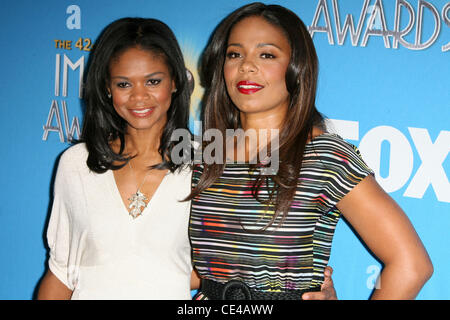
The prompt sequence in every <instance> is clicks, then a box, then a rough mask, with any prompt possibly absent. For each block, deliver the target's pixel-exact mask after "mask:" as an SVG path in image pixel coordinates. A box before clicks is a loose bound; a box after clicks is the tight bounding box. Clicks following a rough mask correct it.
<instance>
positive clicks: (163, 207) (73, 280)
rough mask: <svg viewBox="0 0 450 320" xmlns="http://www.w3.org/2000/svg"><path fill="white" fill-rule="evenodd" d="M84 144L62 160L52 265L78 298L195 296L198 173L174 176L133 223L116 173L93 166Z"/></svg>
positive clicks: (49, 236) (51, 229)
mask: <svg viewBox="0 0 450 320" xmlns="http://www.w3.org/2000/svg"><path fill="white" fill-rule="evenodd" d="M87 156H88V152H87V150H86V146H85V144H83V143H80V144H77V145H75V146H73V147H71V148H69V149H68V150H67V151H65V152H64V153H63V155H62V156H61V159H60V162H59V166H58V171H57V175H56V180H55V188H54V202H53V207H52V213H51V217H50V222H49V226H48V231H47V239H48V243H49V247H50V258H49V268H50V270H51V271H52V273H53V274H54V275H55V276H56V277H57V278H58V279H59V280H61V281H62V282H63V283H64V284H65V285H66V286H67V287H68V288H69V289H71V290H73V295H72V299H162V300H164V299H191V295H190V276H191V271H192V264H191V248H190V244H189V237H188V220H189V211H190V202H189V201H184V202H182V201H179V200H182V199H184V198H185V197H186V196H187V195H188V194H189V192H190V189H191V173H192V172H191V170H190V169H183V170H182V171H180V172H179V171H176V172H175V173H170V172H169V173H168V174H167V175H166V176H165V177H164V178H163V180H162V182H161V184H160V186H159V187H158V189H157V190H156V192H155V194H154V195H153V197H152V199H151V201H150V202H149V204H148V206H147V208H145V210H144V211H143V213H142V216H139V217H138V218H136V219H133V218H132V217H131V216H130V215H129V214H128V211H127V209H126V207H125V204H124V203H123V201H122V198H121V197H120V193H119V190H118V188H117V185H116V183H115V180H114V175H113V172H112V171H111V170H108V171H107V172H105V173H103V174H97V173H94V172H92V171H90V170H89V168H88V167H87V165H86V159H87Z"/></svg>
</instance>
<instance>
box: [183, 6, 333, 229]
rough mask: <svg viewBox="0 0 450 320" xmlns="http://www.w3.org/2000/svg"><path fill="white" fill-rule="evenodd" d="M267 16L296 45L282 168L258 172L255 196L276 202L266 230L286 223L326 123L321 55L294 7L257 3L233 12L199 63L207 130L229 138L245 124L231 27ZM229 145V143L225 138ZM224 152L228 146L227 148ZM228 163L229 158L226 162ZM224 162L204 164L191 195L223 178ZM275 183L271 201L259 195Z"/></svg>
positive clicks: (282, 138) (281, 147)
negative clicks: (231, 78)
mask: <svg viewBox="0 0 450 320" xmlns="http://www.w3.org/2000/svg"><path fill="white" fill-rule="evenodd" d="M253 16H257V17H262V18H263V19H265V20H266V21H267V22H269V23H270V24H272V25H274V26H276V27H277V28H280V29H281V30H282V31H283V33H284V34H285V36H286V37H287V39H288V41H289V44H290V46H291V58H290V63H289V65H288V68H287V70H286V76H285V80H286V87H287V90H288V92H289V98H290V104H289V109H288V113H289V117H286V119H285V120H284V123H283V125H282V127H281V130H280V134H279V138H280V141H279V160H280V163H279V170H278V172H277V173H276V174H275V175H271V176H267V175H266V176H263V175H259V177H258V179H257V180H256V182H255V184H254V185H253V196H254V197H255V198H256V199H258V201H260V202H263V203H266V204H267V205H270V206H273V207H272V208H273V210H274V214H273V215H272V218H271V221H270V222H269V223H268V224H267V226H266V227H264V228H263V230H265V229H267V227H269V226H271V225H272V224H273V223H274V221H275V220H276V219H279V220H278V221H280V223H281V224H282V223H283V221H284V219H285V218H286V216H287V214H288V211H289V208H290V205H291V202H292V199H293V197H294V194H295V191H296V187H297V183H298V177H299V174H300V169H301V166H302V161H303V153H304V150H305V145H306V143H307V140H308V138H311V137H312V130H313V127H314V126H318V127H320V128H322V129H323V128H324V124H323V123H324V118H323V116H322V115H321V114H320V113H319V112H318V111H317V109H316V107H315V97H316V86H317V77H318V60H317V55H316V51H315V48H314V44H313V42H312V39H311V36H310V34H309V33H308V30H307V28H306V27H305V25H304V23H303V22H302V21H301V20H300V18H299V17H298V16H297V15H296V14H295V13H293V12H292V11H290V10H288V9H286V8H284V7H281V6H278V5H265V4H262V3H252V4H248V5H245V6H243V7H241V8H239V9H237V10H235V11H234V12H232V13H231V14H230V15H228V16H227V17H226V18H225V19H224V20H223V21H222V22H221V23H220V24H219V25H218V27H217V28H216V29H215V31H214V33H213V35H212V37H211V38H210V41H209V43H208V45H207V47H206V49H205V51H204V53H203V56H202V60H201V67H200V74H201V81H202V85H203V86H204V87H205V96H204V99H203V102H204V104H203V108H204V109H203V112H202V117H203V121H204V124H203V129H204V130H208V129H211V128H217V129H219V130H220V131H221V132H222V134H223V137H226V132H225V130H226V129H235V130H236V129H238V128H240V127H241V123H240V117H239V109H238V108H237V107H236V106H235V105H234V104H233V102H232V101H231V99H230V97H229V96H228V93H227V89H226V85H225V79H224V73H223V66H224V63H225V55H226V48H227V42H228V38H229V35H230V31H231V30H232V28H233V26H235V25H236V23H238V22H239V21H241V20H243V19H245V18H247V17H253ZM224 144H225V142H224ZM224 151H225V150H224ZM224 162H225V161H224ZM224 166H225V164H219V163H213V164H206V163H205V164H204V170H203V173H202V176H201V177H200V179H199V181H198V183H197V185H196V187H195V188H194V189H193V190H192V193H191V195H190V197H189V198H190V199H193V198H195V197H196V196H198V195H199V194H200V193H201V192H202V191H204V190H205V189H207V188H208V187H210V186H211V185H212V184H213V183H214V181H215V180H216V179H217V178H219V177H220V175H221V174H222V172H223V169H224ZM264 185H265V186H266V187H267V188H269V187H270V190H269V192H268V194H269V195H270V197H269V199H268V200H262V199H259V197H258V194H259V191H260V188H261V187H262V186H264Z"/></svg>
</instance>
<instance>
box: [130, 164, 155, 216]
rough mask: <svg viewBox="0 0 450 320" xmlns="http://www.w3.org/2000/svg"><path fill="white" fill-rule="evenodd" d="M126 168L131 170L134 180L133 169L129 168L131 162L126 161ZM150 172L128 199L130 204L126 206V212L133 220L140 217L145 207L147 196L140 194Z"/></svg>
mask: <svg viewBox="0 0 450 320" xmlns="http://www.w3.org/2000/svg"><path fill="white" fill-rule="evenodd" d="M128 166H129V167H130V169H131V172H133V175H134V178H135V179H136V174H135V173H134V170H133V167H132V166H131V161H128ZM149 173H150V171H149V172H147V174H146V175H145V177H144V179H142V182H141V184H140V185H139V187H138V188H137V191H136V193H134V194H132V195H131V198H129V199H128V201H130V204H129V205H128V210H129V213H130V216H132V217H133V219H136V218H137V217H139V216H140V215H142V211H144V209H145V208H146V207H147V202H146V201H147V200H148V198H147V196H146V195H145V194H144V193H142V192H141V188H142V186H143V185H144V183H145V180H146V179H147V177H148V175H149Z"/></svg>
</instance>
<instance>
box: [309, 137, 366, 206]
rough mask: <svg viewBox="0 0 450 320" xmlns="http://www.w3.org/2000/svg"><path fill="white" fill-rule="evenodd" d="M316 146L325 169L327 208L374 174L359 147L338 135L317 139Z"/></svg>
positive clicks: (324, 190)
mask: <svg viewBox="0 0 450 320" xmlns="http://www.w3.org/2000/svg"><path fill="white" fill-rule="evenodd" d="M314 148H315V149H316V152H317V153H318V155H319V159H320V162H321V167H322V168H323V170H324V179H323V188H322V194H323V195H324V198H325V199H327V201H326V210H331V209H333V208H334V207H335V206H336V204H337V203H338V202H339V201H340V200H341V199H342V198H343V197H344V196H345V195H346V194H347V193H349V192H350V191H351V190H352V189H353V188H354V187H355V186H356V185H357V184H358V183H360V182H361V181H362V180H363V179H364V178H365V177H367V176H368V175H373V171H372V170H371V169H370V168H369V167H368V166H367V164H366V163H365V162H364V160H363V158H362V156H361V153H360V152H359V150H358V148H357V147H355V146H354V145H352V144H350V143H348V142H346V141H345V140H343V139H342V138H341V137H340V136H338V135H334V134H333V135H327V136H326V137H324V138H321V139H317V141H315V142H314Z"/></svg>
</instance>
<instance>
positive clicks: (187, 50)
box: [181, 41, 204, 134]
mask: <svg viewBox="0 0 450 320" xmlns="http://www.w3.org/2000/svg"><path fill="white" fill-rule="evenodd" d="M181 50H182V52H183V57H184V62H185V64H186V68H187V69H188V70H189V71H190V75H189V74H188V78H189V76H191V79H190V82H191V83H190V85H193V86H194V89H193V91H192V94H191V106H190V117H189V127H190V129H191V131H192V132H194V121H196V120H200V103H201V100H202V97H203V92H204V88H203V87H202V86H201V85H200V75H199V73H198V62H199V57H200V50H198V49H196V48H195V46H194V45H192V44H191V43H189V41H183V42H182V44H181ZM194 133H195V134H198V132H194Z"/></svg>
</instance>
